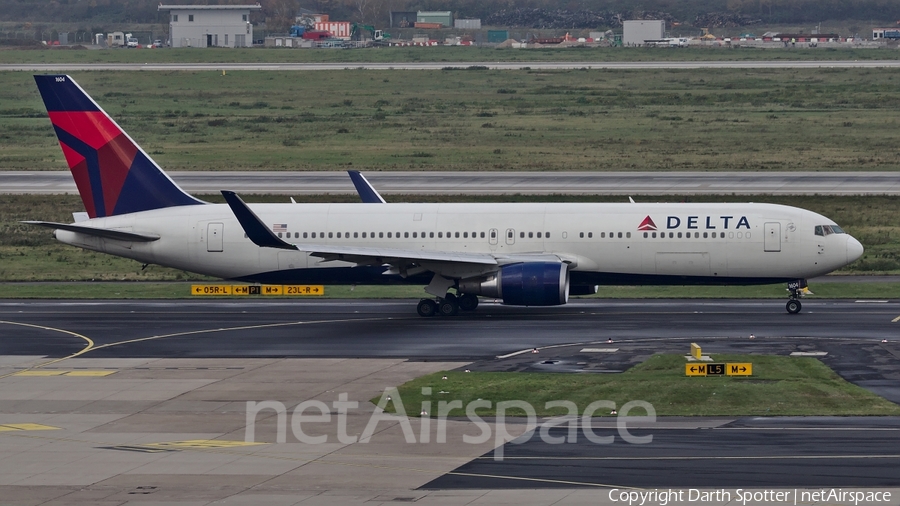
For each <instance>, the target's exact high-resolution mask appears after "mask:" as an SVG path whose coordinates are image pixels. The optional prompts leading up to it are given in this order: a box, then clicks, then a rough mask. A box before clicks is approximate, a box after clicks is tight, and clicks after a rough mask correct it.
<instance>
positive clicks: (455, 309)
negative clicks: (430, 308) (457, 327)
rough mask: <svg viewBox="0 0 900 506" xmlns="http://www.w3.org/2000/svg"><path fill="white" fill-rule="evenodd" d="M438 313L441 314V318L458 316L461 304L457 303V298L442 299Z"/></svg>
mask: <svg viewBox="0 0 900 506" xmlns="http://www.w3.org/2000/svg"><path fill="white" fill-rule="evenodd" d="M438 311H439V312H440V313H441V316H456V315H457V314H459V304H458V303H457V302H456V297H453V298H449V297H448V298H446V299H441V302H440V304H438Z"/></svg>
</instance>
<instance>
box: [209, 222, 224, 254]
mask: <svg viewBox="0 0 900 506" xmlns="http://www.w3.org/2000/svg"><path fill="white" fill-rule="evenodd" d="M222 226H223V225H222V224H221V223H210V224H209V225H207V226H206V251H209V252H218V251H222Z"/></svg>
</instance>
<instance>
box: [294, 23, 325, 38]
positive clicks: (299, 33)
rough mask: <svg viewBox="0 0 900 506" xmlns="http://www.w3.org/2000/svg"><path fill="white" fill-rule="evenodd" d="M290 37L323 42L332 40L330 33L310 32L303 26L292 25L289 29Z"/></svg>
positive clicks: (323, 31) (322, 31) (321, 31)
mask: <svg viewBox="0 0 900 506" xmlns="http://www.w3.org/2000/svg"><path fill="white" fill-rule="evenodd" d="M291 37H296V38H300V39H308V40H325V39H331V38H333V35H332V34H331V32H328V31H325V30H310V29H308V28H306V27H305V26H300V25H294V26H292V27H291Z"/></svg>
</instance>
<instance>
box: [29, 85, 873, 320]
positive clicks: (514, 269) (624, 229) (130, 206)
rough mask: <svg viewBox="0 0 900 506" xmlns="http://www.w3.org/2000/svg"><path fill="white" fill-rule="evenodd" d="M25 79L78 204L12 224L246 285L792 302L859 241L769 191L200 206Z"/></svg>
mask: <svg viewBox="0 0 900 506" xmlns="http://www.w3.org/2000/svg"><path fill="white" fill-rule="evenodd" d="M35 80H36V81H37V86H38V88H39V90H40V93H41V96H42V97H43V100H44V104H45V105H46V107H47V112H48V113H49V115H50V121H51V122H52V123H53V128H54V130H55V131H56V135H57V136H58V138H59V144H60V146H61V147H62V150H63V153H64V154H65V158H66V161H67V162H68V165H69V168H70V169H71V171H72V175H73V177H74V178H75V183H76V185H77V187H78V192H79V194H80V195H81V199H82V201H83V202H84V207H85V210H86V211H87V213H86V216H84V215H85V213H75V214H76V220H75V223H51V222H44V221H31V222H27V223H31V224H34V225H40V226H44V227H49V228H52V229H54V230H55V237H56V239H58V240H59V241H61V242H63V243H66V244H70V245H73V246H77V247H80V248H84V249H88V250H93V251H100V252H103V253H108V254H111V255H117V256H121V257H125V258H132V259H134V260H137V261H139V262H143V263H145V264H158V265H164V266H167V267H174V268H177V269H183V270H186V271H191V272H196V273H200V274H206V275H210V276H216V277H220V278H224V279H229V280H238V281H245V282H250V283H277V284H293V283H324V284H386V283H398V282H401V283H421V284H422V285H426V286H425V291H426V292H427V293H429V294H431V295H432V296H433V298H424V299H422V300H421V301H420V302H419V304H418V307H417V310H418V313H419V314H420V315H422V316H434V315H443V316H453V315H456V314H457V313H458V311H459V310H464V311H468V310H474V309H475V308H476V306H477V305H478V296H484V297H491V298H495V299H500V300H502V301H503V303H504V304H511V305H523V306H555V305H561V304H565V303H566V302H567V301H568V298H569V295H586V294H591V293H596V292H597V289H598V285H613V284H615V285H624V284H636V285H690V284H715V285H750V284H763V283H778V282H785V283H787V284H788V290H789V292H790V297H789V300H788V302H787V311H788V312H789V313H798V312H799V311H800V309H801V304H800V300H799V299H800V297H801V295H802V294H803V290H804V289H805V288H806V281H805V280H806V278H809V277H813V276H821V275H823V274H826V273H829V272H831V271H833V270H835V269H838V268H841V267H843V266H845V265H847V264H849V263H851V262H853V261H855V260H856V259H858V258H859V257H860V256H862V253H863V247H862V245H861V244H860V243H859V241H857V240H856V239H854V238H853V237H851V236H850V235H849V234H847V233H845V232H844V231H843V230H842V229H841V228H840V227H839V226H838V225H837V224H835V223H834V222H833V221H832V220H830V219H828V218H826V217H824V216H822V215H819V214H816V213H814V212H811V211H807V210H804V209H799V208H796V207H789V206H782V205H773V204H688V203H678V204H643V203H633V202H632V203H621V204H596V203H584V204H574V203H565V204H557V203H537V204H532V203H525V204H522V203H510V204H471V203H469V204H392V203H385V202H384V200H383V199H382V198H381V197H380V195H378V193H377V192H375V191H374V189H371V188H365V187H366V185H365V184H357V187H358V188H360V194H361V196H362V197H363V200H364V203H359V204H296V203H285V204H246V203H244V202H243V201H242V200H241V198H240V197H239V196H238V195H237V194H235V193H234V192H231V191H224V190H223V191H222V194H223V195H224V197H225V200H226V202H227V204H209V203H206V202H203V201H201V200H198V199H196V198H194V197H192V196H191V195H188V194H187V193H185V192H184V191H183V190H182V189H181V188H179V187H178V185H177V184H175V182H174V181H172V179H170V178H169V176H168V175H166V173H165V172H163V170H162V169H161V168H160V167H159V166H158V165H157V164H156V163H155V162H154V161H153V160H152V159H151V158H150V157H149V156H148V155H147V153H146V152H145V151H144V150H143V149H141V148H140V146H138V145H137V143H136V142H134V140H133V139H132V138H131V137H129V136H128V134H126V133H125V132H124V131H123V130H122V129H121V128H120V127H119V125H117V124H116V123H115V121H113V120H112V118H110V117H109V115H108V114H106V113H105V112H104V111H103V110H102V109H101V108H100V106H99V105H97V103H96V102H94V101H93V100H92V99H91V97H89V96H88V94H87V93H85V92H84V90H82V89H81V87H80V86H78V84H77V83H75V81H73V80H72V78H71V77H69V76H66V75H44V76H35ZM357 176H358V175H356V174H354V182H355V183H359V181H360V180H362V181H364V178H360V177H357ZM366 202H368V203H366ZM375 204H377V205H375ZM79 217H80V218H81V219H79Z"/></svg>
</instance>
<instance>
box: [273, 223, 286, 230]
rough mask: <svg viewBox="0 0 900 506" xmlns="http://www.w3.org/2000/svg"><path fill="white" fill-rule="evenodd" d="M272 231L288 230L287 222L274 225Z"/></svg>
mask: <svg viewBox="0 0 900 506" xmlns="http://www.w3.org/2000/svg"><path fill="white" fill-rule="evenodd" d="M272 232H287V223H276V224H274V225H272Z"/></svg>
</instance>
